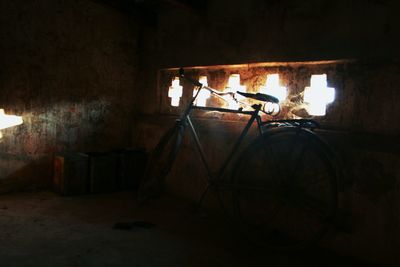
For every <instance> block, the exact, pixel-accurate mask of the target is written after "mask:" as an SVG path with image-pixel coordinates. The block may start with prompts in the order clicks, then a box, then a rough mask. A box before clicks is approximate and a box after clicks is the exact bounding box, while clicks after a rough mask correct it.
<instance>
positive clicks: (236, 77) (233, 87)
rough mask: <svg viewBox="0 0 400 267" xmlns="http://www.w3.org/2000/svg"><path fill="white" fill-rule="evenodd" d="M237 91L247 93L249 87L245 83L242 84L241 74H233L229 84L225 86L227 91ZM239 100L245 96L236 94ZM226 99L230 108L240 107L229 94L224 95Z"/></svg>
mask: <svg viewBox="0 0 400 267" xmlns="http://www.w3.org/2000/svg"><path fill="white" fill-rule="evenodd" d="M236 91H239V92H243V93H246V91H247V88H246V86H245V85H241V84H240V74H231V75H230V76H229V79H228V86H227V87H226V88H225V92H231V93H236ZM235 97H236V99H237V100H239V101H240V100H243V99H245V97H244V96H241V95H239V94H236V96H235ZM224 98H225V100H226V101H227V102H228V107H227V108H228V109H239V104H238V103H237V102H236V101H235V100H233V99H232V97H231V96H229V95H227V96H225V97H224Z"/></svg>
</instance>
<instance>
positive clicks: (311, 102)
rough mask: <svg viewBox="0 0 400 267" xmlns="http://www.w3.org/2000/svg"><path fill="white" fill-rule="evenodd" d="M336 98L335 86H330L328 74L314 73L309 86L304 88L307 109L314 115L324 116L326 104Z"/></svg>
mask: <svg viewBox="0 0 400 267" xmlns="http://www.w3.org/2000/svg"><path fill="white" fill-rule="evenodd" d="M334 100H335V88H332V87H328V86H327V81H326V74H320V75H312V76H311V83H310V86H309V87H306V88H305V89H304V102H306V103H307V104H308V107H307V111H308V113H309V114H310V115H313V116H324V115H325V113H326V106H327V105H328V104H330V103H332V102H333V101H334Z"/></svg>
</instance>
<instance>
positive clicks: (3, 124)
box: [0, 109, 23, 138]
mask: <svg viewBox="0 0 400 267" xmlns="http://www.w3.org/2000/svg"><path fill="white" fill-rule="evenodd" d="M22 123H23V120H22V117H21V116H15V115H6V114H5V113H4V109H0V130H2V129H5V128H9V127H13V126H17V125H20V124H22ZM2 137H3V135H2V134H1V132H0V138H2Z"/></svg>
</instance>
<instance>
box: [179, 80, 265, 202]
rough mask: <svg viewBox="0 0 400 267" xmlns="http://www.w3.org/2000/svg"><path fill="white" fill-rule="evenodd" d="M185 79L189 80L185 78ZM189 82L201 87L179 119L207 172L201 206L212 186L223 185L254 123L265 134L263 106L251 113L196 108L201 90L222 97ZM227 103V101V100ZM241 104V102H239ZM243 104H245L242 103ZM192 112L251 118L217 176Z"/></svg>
mask: <svg viewBox="0 0 400 267" xmlns="http://www.w3.org/2000/svg"><path fill="white" fill-rule="evenodd" d="M185 79H188V78H186V77H185ZM188 80H189V81H191V82H192V83H194V84H195V85H197V86H198V87H199V90H198V91H197V93H196V94H195V95H194V96H193V97H192V99H191V100H190V101H189V103H188V105H187V106H186V107H185V109H184V112H183V113H182V115H181V116H180V118H179V119H178V123H180V124H181V125H182V126H183V127H185V128H184V130H186V127H187V126H189V129H190V132H191V135H192V137H193V139H194V143H195V146H196V149H197V150H198V152H199V154H200V159H201V162H202V164H203V165H204V167H205V169H206V172H207V178H208V179H207V186H206V188H205V190H204V192H203V193H202V194H201V197H200V199H199V202H198V203H199V205H200V204H201V202H202V200H203V199H204V197H205V195H206V194H207V192H208V190H209V188H210V186H212V185H215V183H216V182H220V183H219V186H221V185H222V183H221V181H222V177H223V176H224V174H225V172H226V170H227V168H228V166H229V164H230V163H231V162H232V160H233V158H234V156H235V154H236V153H237V151H238V149H239V147H240V146H241V144H242V143H243V140H244V139H245V138H246V136H247V134H248V132H249V130H250V128H251V126H252V125H253V123H254V121H256V122H257V127H258V131H259V133H260V134H263V132H264V130H263V127H262V125H263V122H262V121H261V117H260V115H259V112H260V111H261V108H262V105H261V104H256V105H253V106H252V108H253V110H251V111H244V110H232V109H226V108H219V107H200V106H195V105H194V102H195V100H196V98H197V96H198V95H199V93H200V91H201V90H209V91H210V92H211V93H212V94H214V95H216V96H217V97H221V96H219V95H218V93H216V91H215V90H214V89H212V88H209V87H203V86H202V84H199V83H195V82H196V81H192V80H190V79H188ZM225 101H226V100H225ZM238 102H239V101H238ZM242 104H243V103H242ZM192 110H203V111H218V112H225V113H234V114H242V115H247V116H250V118H249V120H248V121H247V123H246V126H245V127H244V128H243V130H242V132H241V133H240V135H239V137H238V138H237V140H236V142H235V144H234V145H233V147H232V149H231V151H230V152H229V154H228V156H227V157H226V159H225V160H224V161H223V163H222V165H221V167H220V168H219V170H218V171H217V175H216V176H214V175H213V174H212V172H211V169H210V166H209V163H208V161H207V159H206V155H205V153H204V150H203V146H202V144H201V142H200V139H199V136H198V134H197V132H196V129H195V127H194V125H193V122H192V119H191V117H190V115H191V112H192Z"/></svg>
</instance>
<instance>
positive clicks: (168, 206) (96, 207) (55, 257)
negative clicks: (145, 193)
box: [0, 192, 356, 267]
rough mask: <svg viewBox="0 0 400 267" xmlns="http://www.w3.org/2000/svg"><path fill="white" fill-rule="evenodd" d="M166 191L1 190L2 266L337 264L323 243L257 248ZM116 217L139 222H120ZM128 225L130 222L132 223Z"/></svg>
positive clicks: (225, 224) (342, 260) (346, 260)
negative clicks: (144, 198) (142, 197)
mask: <svg viewBox="0 0 400 267" xmlns="http://www.w3.org/2000/svg"><path fill="white" fill-rule="evenodd" d="M189 206H190V205H188V203H186V202H184V201H181V200H179V199H175V198H172V197H164V198H162V199H159V200H157V201H153V202H152V203H149V204H146V205H139V204H138V203H137V202H136V201H135V196H134V194H132V193H130V192H123V193H114V194H102V195H87V196H79V197H78V196H77V197H60V196H57V195H55V194H53V193H51V192H34V193H19V194H12V195H11V194H10V195H3V196H0V242H1V244H2V245H1V249H0V266H1V267H7V266H43V267H46V266H52V267H54V266H57V267H62V266H203V267H204V266H339V265H344V264H346V265H347V266H348V265H356V263H355V262H354V261H352V260H350V259H349V257H344V256H339V255H336V254H334V253H332V252H327V251H324V250H322V249H312V250H309V251H306V252H305V251H303V252H291V253H289V252H280V253H277V252H273V251H268V250H266V249H255V248H254V247H252V246H251V245H250V244H248V243H247V242H245V241H243V240H241V238H240V235H238V234H235V232H236V231H235V229H234V227H232V226H230V225H229V223H228V222H227V221H226V220H223V219H221V218H219V217H218V216H217V215H205V214H204V213H197V212H193V210H191V209H190V208H188V207H189ZM118 222H146V223H136V225H135V224H134V225H119V226H122V227H124V226H132V227H131V228H130V229H125V230H123V229H115V223H118ZM128 228H129V227H128Z"/></svg>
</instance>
